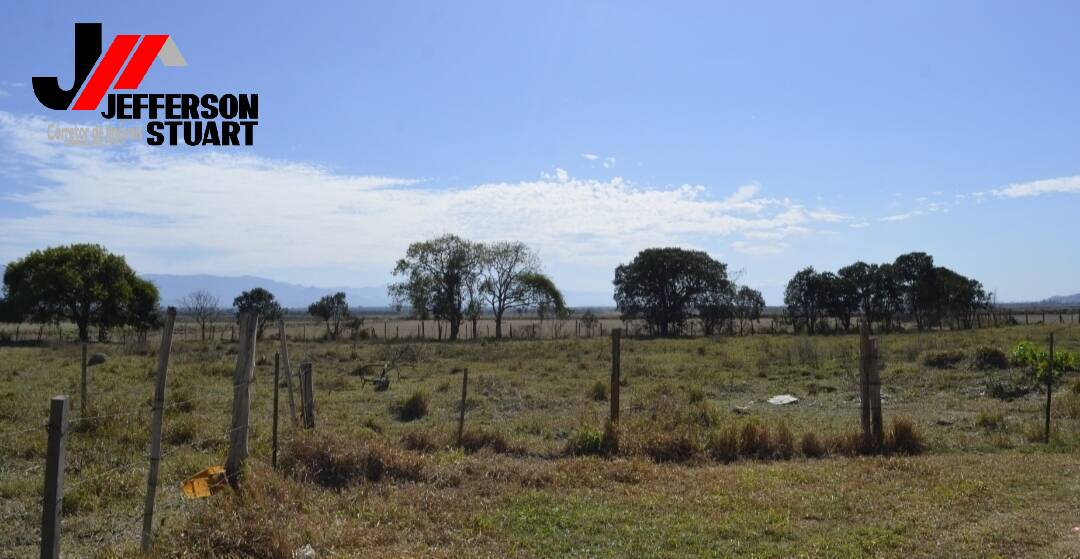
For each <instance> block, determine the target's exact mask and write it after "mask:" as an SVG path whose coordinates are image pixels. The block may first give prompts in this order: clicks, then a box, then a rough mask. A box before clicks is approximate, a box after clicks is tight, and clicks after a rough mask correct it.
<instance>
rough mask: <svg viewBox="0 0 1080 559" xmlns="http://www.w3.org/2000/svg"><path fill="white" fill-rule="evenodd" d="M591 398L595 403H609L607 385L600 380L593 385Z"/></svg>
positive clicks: (590, 392) (590, 393) (590, 391)
mask: <svg viewBox="0 0 1080 559" xmlns="http://www.w3.org/2000/svg"><path fill="white" fill-rule="evenodd" d="M589 398H590V399H591V400H593V401H595V402H605V401H607V399H608V393H607V385H606V384H604V383H603V382H602V381H599V380H598V381H596V382H595V383H593V385H592V388H590V389H589Z"/></svg>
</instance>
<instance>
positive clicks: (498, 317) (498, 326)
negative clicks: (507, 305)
mask: <svg viewBox="0 0 1080 559" xmlns="http://www.w3.org/2000/svg"><path fill="white" fill-rule="evenodd" d="M502 318H503V311H498V312H496V313H495V339H496V340H501V339H502Z"/></svg>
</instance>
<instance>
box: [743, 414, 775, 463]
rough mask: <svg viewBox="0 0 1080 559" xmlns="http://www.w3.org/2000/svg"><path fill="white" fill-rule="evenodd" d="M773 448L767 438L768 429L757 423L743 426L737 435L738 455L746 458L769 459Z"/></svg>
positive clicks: (751, 422) (748, 423)
mask: <svg viewBox="0 0 1080 559" xmlns="http://www.w3.org/2000/svg"><path fill="white" fill-rule="evenodd" d="M774 450H775V449H774V447H773V445H772V441H771V440H770V438H769V427H768V426H767V425H765V424H763V423H758V422H757V421H749V422H747V423H746V424H745V425H743V428H742V431H740V433H739V453H740V454H741V455H742V456H744V457H746V458H761V459H767V458H771V457H772V455H773V451H774Z"/></svg>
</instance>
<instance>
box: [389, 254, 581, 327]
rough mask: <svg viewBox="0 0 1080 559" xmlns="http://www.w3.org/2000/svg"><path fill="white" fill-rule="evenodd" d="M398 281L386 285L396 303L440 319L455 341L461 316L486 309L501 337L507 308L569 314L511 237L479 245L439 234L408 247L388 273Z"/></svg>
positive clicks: (535, 260) (535, 261)
mask: <svg viewBox="0 0 1080 559" xmlns="http://www.w3.org/2000/svg"><path fill="white" fill-rule="evenodd" d="M393 273H394V275H395V276H401V277H402V281H400V282H397V283H394V284H391V285H390V286H389V288H388V292H389V294H390V297H391V298H393V300H394V302H395V303H396V304H397V305H398V306H399V308H400V307H403V306H408V307H410V308H411V309H412V311H413V313H414V314H416V315H417V316H418V317H419V318H421V319H429V318H430V319H435V320H445V321H446V322H447V323H448V324H449V327H450V339H451V340H456V339H457V337H458V333H459V332H460V329H461V324H462V323H463V322H464V321H465V320H469V321H471V322H472V323H473V328H474V329H475V328H476V322H477V321H478V320H479V318H480V315H481V314H482V313H483V312H484V309H485V307H486V308H489V309H490V310H491V313H492V314H493V315H494V317H495V337H496V338H502V320H503V316H504V315H505V314H506V312H507V311H509V310H515V309H517V310H521V309H525V308H531V309H535V310H536V311H537V313H538V314H539V316H540V320H541V321H543V320H544V318H545V317H548V316H561V317H565V316H567V315H568V314H567V313H568V312H569V311H568V309H567V308H566V303H565V301H564V300H563V296H562V293H561V292H560V291H559V289H558V288H556V287H555V283H554V282H552V281H551V278H549V277H548V276H546V275H545V274H544V273H543V272H542V270H541V263H540V258H539V257H538V256H537V255H536V253H535V252H533V251H532V249H530V248H529V247H528V246H527V245H525V244H524V243H521V242H516V241H507V242H495V243H479V242H473V241H468V240H466V239H462V238H461V237H458V236H457V235H443V236H441V237H437V238H434V239H430V240H427V241H423V242H418V243H413V244H411V245H409V248H408V250H406V252H405V257H404V258H402V259H401V260H399V261H398V262H397V266H395V267H394V271H393Z"/></svg>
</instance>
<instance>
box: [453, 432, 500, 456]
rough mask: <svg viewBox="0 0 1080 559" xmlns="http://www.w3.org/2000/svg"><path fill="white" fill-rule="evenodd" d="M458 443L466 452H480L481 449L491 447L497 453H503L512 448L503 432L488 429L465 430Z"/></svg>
mask: <svg viewBox="0 0 1080 559" xmlns="http://www.w3.org/2000/svg"><path fill="white" fill-rule="evenodd" d="M458 444H459V445H460V446H461V448H462V449H464V450H465V452H479V451H480V450H481V449H484V448H489V449H491V450H492V451H493V452H495V453H496V454H503V453H505V452H507V451H509V450H510V443H509V442H507V440H506V437H504V436H503V434H502V433H500V432H498V431H491V430H487V429H467V430H465V431H464V432H463V433H461V440H460V441H458Z"/></svg>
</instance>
